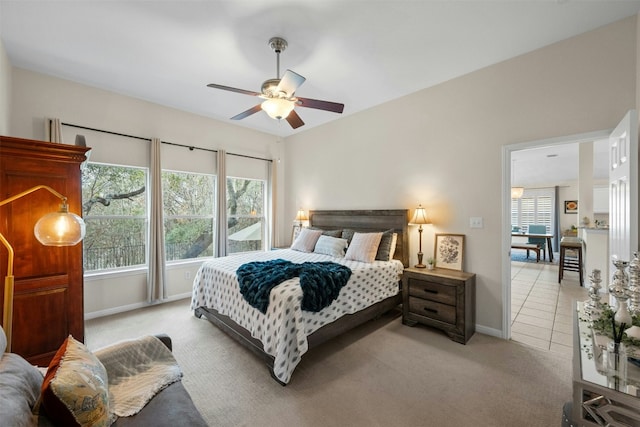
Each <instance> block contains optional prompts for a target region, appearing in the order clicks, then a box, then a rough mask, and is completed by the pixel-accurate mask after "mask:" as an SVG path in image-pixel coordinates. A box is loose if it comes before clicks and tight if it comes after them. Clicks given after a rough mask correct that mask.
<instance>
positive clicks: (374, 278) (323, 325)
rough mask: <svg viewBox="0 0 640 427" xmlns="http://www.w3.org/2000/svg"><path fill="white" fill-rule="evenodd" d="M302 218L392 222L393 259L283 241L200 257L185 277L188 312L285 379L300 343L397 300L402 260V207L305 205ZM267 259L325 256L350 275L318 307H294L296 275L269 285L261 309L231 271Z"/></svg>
mask: <svg viewBox="0 0 640 427" xmlns="http://www.w3.org/2000/svg"><path fill="white" fill-rule="evenodd" d="M309 222H310V227H311V228H317V229H322V230H325V231H329V230H345V229H348V230H353V231H357V232H374V231H387V232H388V230H393V233H395V235H396V236H397V240H396V245H395V251H394V253H393V258H394V259H393V260H390V261H374V262H373V263H371V264H367V263H363V262H358V261H348V260H345V259H340V258H334V257H331V256H329V255H323V254H315V253H311V254H307V253H302V252H298V251H294V250H290V249H282V250H273V251H268V252H260V253H252V254H237V255H231V256H227V257H222V258H215V259H212V260H210V261H206V262H204V263H203V265H202V266H201V267H200V269H199V270H198V273H197V274H196V276H195V278H194V284H193V294H192V301H191V309H192V310H193V311H194V315H195V316H196V317H204V318H206V319H208V320H209V321H210V322H211V323H213V324H214V325H216V326H217V327H219V328H220V329H222V330H223V331H224V332H226V333H227V334H229V335H230V336H231V337H232V338H234V339H236V340H237V341H238V342H240V343H241V344H242V345H244V346H245V347H247V348H249V349H250V350H251V351H253V352H254V353H255V354H257V355H258V356H260V357H261V358H263V360H264V361H265V362H266V364H267V367H268V369H269V372H270V374H271V376H272V377H273V378H274V379H275V380H276V381H277V382H278V383H280V384H282V385H286V384H287V383H288V382H289V381H290V379H291V375H292V373H293V371H294V369H295V367H296V366H297V364H298V363H299V362H300V358H301V357H302V355H303V354H305V353H306V352H307V351H309V350H310V349H312V348H314V347H316V346H318V345H320V344H321V343H323V342H325V341H327V340H329V339H331V338H333V337H335V336H337V335H340V334H342V333H344V332H346V331H348V330H350V329H352V328H354V327H356V326H358V325H360V324H362V323H364V322H366V321H368V320H371V319H373V318H376V317H378V316H380V315H381V314H383V313H385V312H387V311H389V310H391V309H393V308H395V307H397V306H398V305H399V304H401V303H402V296H401V294H400V286H399V280H400V276H401V274H402V270H403V268H404V267H406V266H408V263H409V251H408V235H407V234H408V233H407V224H408V211H407V210H406V209H398V210H339V211H338V210H316V211H310V212H309ZM274 259H285V260H290V261H292V262H294V263H300V262H305V261H311V262H322V261H331V262H335V263H340V264H342V265H347V266H348V267H349V268H350V269H351V270H352V275H351V278H350V279H349V281H348V282H347V284H346V285H345V286H344V288H342V289H341V290H340V294H339V296H338V298H337V299H336V300H335V301H333V302H332V303H331V305H329V306H328V307H326V308H323V309H322V310H320V311H318V312H310V311H302V310H301V309H300V305H301V304H300V300H301V295H302V290H301V288H300V284H299V279H298V278H294V279H290V280H286V281H285V282H283V283H281V284H279V285H277V286H276V287H275V288H273V290H272V291H271V294H270V302H269V307H268V309H267V311H266V313H262V312H261V311H259V310H257V309H256V308H254V307H252V306H251V305H249V304H248V303H247V301H246V300H244V298H243V297H242V295H241V293H240V290H239V283H238V280H237V278H236V277H235V271H236V269H237V268H238V267H239V266H240V265H242V264H244V263H246V262H249V261H268V260H274ZM365 284H366V286H365ZM365 288H366V289H367V292H363V289H365ZM369 291H371V292H369Z"/></svg>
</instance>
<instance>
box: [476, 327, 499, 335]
mask: <svg viewBox="0 0 640 427" xmlns="http://www.w3.org/2000/svg"><path fill="white" fill-rule="evenodd" d="M476 332H479V333H481V334H485V335H491V336H492V337H496V338H503V336H502V331H501V330H500V329H494V328H489V327H487V326H482V325H476Z"/></svg>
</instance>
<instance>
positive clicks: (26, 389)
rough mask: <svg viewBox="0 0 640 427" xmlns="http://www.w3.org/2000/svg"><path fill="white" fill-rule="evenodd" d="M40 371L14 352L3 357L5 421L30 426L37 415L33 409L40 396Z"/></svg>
mask: <svg viewBox="0 0 640 427" xmlns="http://www.w3.org/2000/svg"><path fill="white" fill-rule="evenodd" d="M42 380H43V376H42V374H41V373H40V371H39V370H38V369H37V368H36V367H35V366H33V365H30V364H29V362H27V361H26V360H24V359H23V358H22V357H20V356H18V355H17V354H14V353H4V354H3V355H2V358H0V420H2V425H7V426H12V427H31V426H37V425H38V418H37V416H36V415H33V414H32V412H31V409H32V408H33V406H34V405H35V403H36V400H37V399H38V397H39V396H40V386H41V385H42Z"/></svg>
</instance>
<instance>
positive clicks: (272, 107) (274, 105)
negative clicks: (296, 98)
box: [262, 98, 295, 120]
mask: <svg viewBox="0 0 640 427" xmlns="http://www.w3.org/2000/svg"><path fill="white" fill-rule="evenodd" d="M294 107H295V104H294V102H293V101H291V100H289V99H285V98H269V99H267V100H266V101H264V102H263V103H262V109H263V110H264V112H265V113H267V114H268V115H269V117H271V118H272V119H276V120H281V119H286V118H287V117H288V116H289V113H291V111H292V110H293V108H294Z"/></svg>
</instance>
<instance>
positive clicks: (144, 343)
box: [95, 336, 182, 417]
mask: <svg viewBox="0 0 640 427" xmlns="http://www.w3.org/2000/svg"><path fill="white" fill-rule="evenodd" d="M95 355H96V357H98V359H100V361H101V362H102V364H103V365H104V367H105V369H106V370H107V377H108V380H109V394H110V395H111V396H110V398H109V400H110V406H111V409H112V411H113V412H114V413H115V415H117V416H118V417H128V416H131V415H135V414H137V413H138V412H140V411H141V410H142V408H144V406H145V405H146V404H147V403H148V402H149V401H150V400H151V399H152V398H153V397H154V396H155V395H156V394H157V393H158V392H160V391H161V390H162V389H164V388H165V387H167V386H168V385H170V384H173V383H174V382H176V381H179V380H180V378H181V377H182V371H181V370H180V366H178V362H176V359H175V358H174V357H173V354H172V353H171V350H169V349H168V348H167V347H166V346H165V345H164V344H163V343H162V341H160V339H158V338H157V337H154V336H146V337H142V338H138V339H134V340H127V341H122V342H119V343H117V344H114V345H111V346H109V347H107V348H105V349H102V350H97V351H95Z"/></svg>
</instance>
